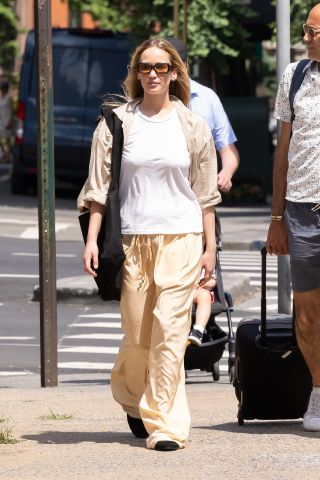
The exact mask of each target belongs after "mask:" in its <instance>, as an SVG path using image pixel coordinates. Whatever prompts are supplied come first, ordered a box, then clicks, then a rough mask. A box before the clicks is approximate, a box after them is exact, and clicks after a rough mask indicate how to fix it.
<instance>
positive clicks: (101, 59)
mask: <svg viewBox="0 0 320 480" xmlns="http://www.w3.org/2000/svg"><path fill="white" fill-rule="evenodd" d="M128 63H129V54H128V53H127V52H121V51H112V50H102V49H92V50H90V67H89V75H88V92H87V104H89V105H90V106H93V107H97V106H99V105H100V104H101V99H102V98H103V96H104V95H105V94H107V93H121V92H122V89H121V84H122V82H123V80H124V78H125V76H126V73H127V64H128Z"/></svg>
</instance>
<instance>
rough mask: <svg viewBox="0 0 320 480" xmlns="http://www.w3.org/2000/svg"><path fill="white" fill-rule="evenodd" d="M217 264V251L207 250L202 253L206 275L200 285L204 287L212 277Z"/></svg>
mask: <svg viewBox="0 0 320 480" xmlns="http://www.w3.org/2000/svg"><path fill="white" fill-rule="evenodd" d="M215 266H216V252H215V251H208V250H206V251H205V252H204V254H203V255H202V268H203V269H204V277H203V278H202V279H201V280H200V282H199V286H200V287H202V286H203V285H205V284H206V283H207V282H208V281H209V280H211V279H212V274H213V272H214V270H215Z"/></svg>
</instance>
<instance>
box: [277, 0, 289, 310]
mask: <svg viewBox="0 0 320 480" xmlns="http://www.w3.org/2000/svg"><path fill="white" fill-rule="evenodd" d="M276 31H277V83H278V85H279V82H280V80H281V76H282V73H283V71H284V69H285V68H286V66H287V65H288V63H290V45H291V43H290V0H277V6H276ZM279 133H280V122H278V138H279ZM278 311H279V312H280V313H287V314H290V312H291V284H290V264H289V257H288V256H287V255H285V256H279V257H278Z"/></svg>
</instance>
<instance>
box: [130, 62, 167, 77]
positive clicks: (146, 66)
mask: <svg viewBox="0 0 320 480" xmlns="http://www.w3.org/2000/svg"><path fill="white" fill-rule="evenodd" d="M172 69H173V66H172V65H170V63H155V64H154V65H151V63H137V71H138V72H139V73H146V74H147V73H150V72H151V70H154V71H155V72H156V74H159V73H168V72H170V70H172Z"/></svg>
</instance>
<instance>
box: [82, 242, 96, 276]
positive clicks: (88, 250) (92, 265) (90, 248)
mask: <svg viewBox="0 0 320 480" xmlns="http://www.w3.org/2000/svg"><path fill="white" fill-rule="evenodd" d="M98 254H99V249H98V245H97V242H95V241H93V240H91V241H88V242H87V243H86V246H85V249H84V253H83V270H84V271H85V272H86V273H88V274H89V275H92V276H93V277H96V276H97V273H96V272H95V270H97V268H98V266H99V260H98Z"/></svg>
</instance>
